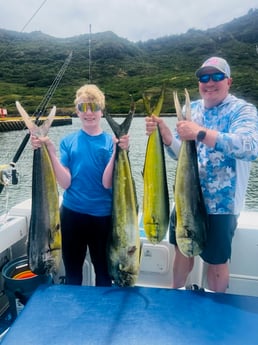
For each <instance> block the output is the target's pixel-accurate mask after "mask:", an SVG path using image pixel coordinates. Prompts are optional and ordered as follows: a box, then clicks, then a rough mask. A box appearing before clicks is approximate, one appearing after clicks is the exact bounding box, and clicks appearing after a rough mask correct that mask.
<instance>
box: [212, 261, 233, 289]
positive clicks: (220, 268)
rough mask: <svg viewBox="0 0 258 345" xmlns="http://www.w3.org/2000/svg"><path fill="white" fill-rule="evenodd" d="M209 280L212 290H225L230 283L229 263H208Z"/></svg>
mask: <svg viewBox="0 0 258 345" xmlns="http://www.w3.org/2000/svg"><path fill="white" fill-rule="evenodd" d="M207 281H208V287H209V289H210V290H212V291H215V292H225V291H226V289H227V287H228V283H229V269H228V263H225V264H219V265H211V264H209V265H208V270H207Z"/></svg>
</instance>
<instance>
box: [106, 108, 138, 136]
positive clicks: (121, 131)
mask: <svg viewBox="0 0 258 345" xmlns="http://www.w3.org/2000/svg"><path fill="white" fill-rule="evenodd" d="M134 112H135V109H130V111H129V113H128V115H127V116H126V118H125V119H124V121H123V122H122V123H121V124H119V123H117V122H116V121H115V120H114V119H113V118H112V117H111V115H109V114H108V113H106V114H105V118H106V120H107V122H108V124H109V126H110V127H111V129H112V131H113V132H114V134H115V136H116V137H117V138H120V137H121V136H122V135H125V134H127V133H128V131H129V128H130V126H131V123H132V120H133V116H134Z"/></svg>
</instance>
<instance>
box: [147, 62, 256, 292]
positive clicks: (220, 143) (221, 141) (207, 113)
mask: <svg viewBox="0 0 258 345" xmlns="http://www.w3.org/2000/svg"><path fill="white" fill-rule="evenodd" d="M196 77H197V78H198V81H199V93H200V95H201V98H202V99H200V100H197V101H194V102H192V103H191V117H192V121H178V123H177V125H176V129H175V131H174V132H173V133H172V132H171V131H170V129H169V128H168V126H167V125H166V124H165V122H164V120H163V119H161V118H158V117H155V116H152V117H147V118H146V132H147V134H148V135H149V134H150V133H151V132H152V131H153V130H154V129H155V128H156V126H157V125H158V126H159V129H160V133H161V135H162V139H163V143H164V144H165V146H166V148H167V151H168V153H169V155H170V156H171V157H172V158H174V159H177V157H178V153H179V148H180V144H181V140H196V147H197V155H198V166H199V176H200V184H201V187H202V191H203V196H204V201H205V205H206V209H207V213H208V218H209V230H208V234H207V244H206V246H205V248H204V250H203V252H202V253H201V255H200V256H201V257H202V259H203V260H204V261H205V262H206V263H207V264H208V269H207V281H208V287H209V289H210V290H212V291H217V292H225V291H226V289H227V287H228V282H229V269H228V260H229V258H230V256H231V243H232V238H233V236H234V231H235V229H236V227H237V218H238V215H239V213H240V211H241V209H242V206H243V203H244V197H245V193H246V189H247V184H248V179H249V173H250V166H251V161H252V160H255V159H256V158H257V156H258V115H257V109H256V108H255V107H254V106H253V105H252V104H249V103H247V102H245V101H244V100H241V99H238V98H236V97H235V96H233V95H231V94H229V89H230V87H231V84H232V78H231V76H230V67H229V65H228V63H227V61H226V60H224V59H222V58H220V57H211V58H209V59H208V60H206V61H205V62H204V63H203V64H202V66H201V67H200V68H199V69H198V70H197V71H196ZM170 242H171V243H173V244H174V245H175V259H174V270H173V287H174V288H180V287H182V286H184V285H185V282H186V279H187V277H188V274H189V273H190V272H191V270H192V268H193V265H194V258H193V257H190V258H189V257H186V256H184V255H183V254H182V253H181V252H180V251H179V249H178V247H177V245H176V239H175V226H174V221H173V217H171V224H170Z"/></svg>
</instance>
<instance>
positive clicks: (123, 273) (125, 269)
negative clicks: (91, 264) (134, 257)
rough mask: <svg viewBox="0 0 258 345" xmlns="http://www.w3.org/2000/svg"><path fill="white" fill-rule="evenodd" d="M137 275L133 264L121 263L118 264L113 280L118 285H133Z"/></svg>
mask: <svg viewBox="0 0 258 345" xmlns="http://www.w3.org/2000/svg"><path fill="white" fill-rule="evenodd" d="M137 277H138V269H136V268H135V265H133V264H131V265H128V266H124V265H123V264H119V265H118V269H117V274H116V277H115V278H114V281H115V284H116V285H118V286H120V287H129V286H134V285H135V283H136V280H137Z"/></svg>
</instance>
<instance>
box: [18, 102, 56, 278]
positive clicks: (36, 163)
mask: <svg viewBox="0 0 258 345" xmlns="http://www.w3.org/2000/svg"><path fill="white" fill-rule="evenodd" d="M16 107H17V109H18V111H19V113H20V115H21V116H22V118H23V120H24V122H25V124H26V126H27V127H28V128H29V129H30V131H31V133H33V134H34V135H37V136H46V135H47V132H48V130H49V128H50V126H51V123H52V121H53V119H54V116H55V112H56V108H55V107H53V109H52V111H51V112H50V114H49V116H48V118H47V120H46V121H45V122H44V123H43V124H42V125H41V126H40V127H38V126H37V125H36V124H35V123H33V122H32V120H31V118H30V117H29V115H28V114H27V113H26V111H25V110H24V109H23V107H22V106H21V105H20V103H19V102H16ZM32 169H33V170H32V200H31V202H32V206H31V220H30V227H29V237H28V261H29V267H30V269H31V271H32V272H34V273H35V274H38V275H39V274H47V273H51V272H56V271H57V270H58V267H59V263H60V260H61V229H60V218H59V197H58V189H57V184H56V178H55V174H54V170H53V167H52V163H51V160H50V157H49V154H48V151H47V148H46V146H45V145H44V144H43V145H42V147H40V148H38V149H36V150H34V153H33V168H32Z"/></svg>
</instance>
